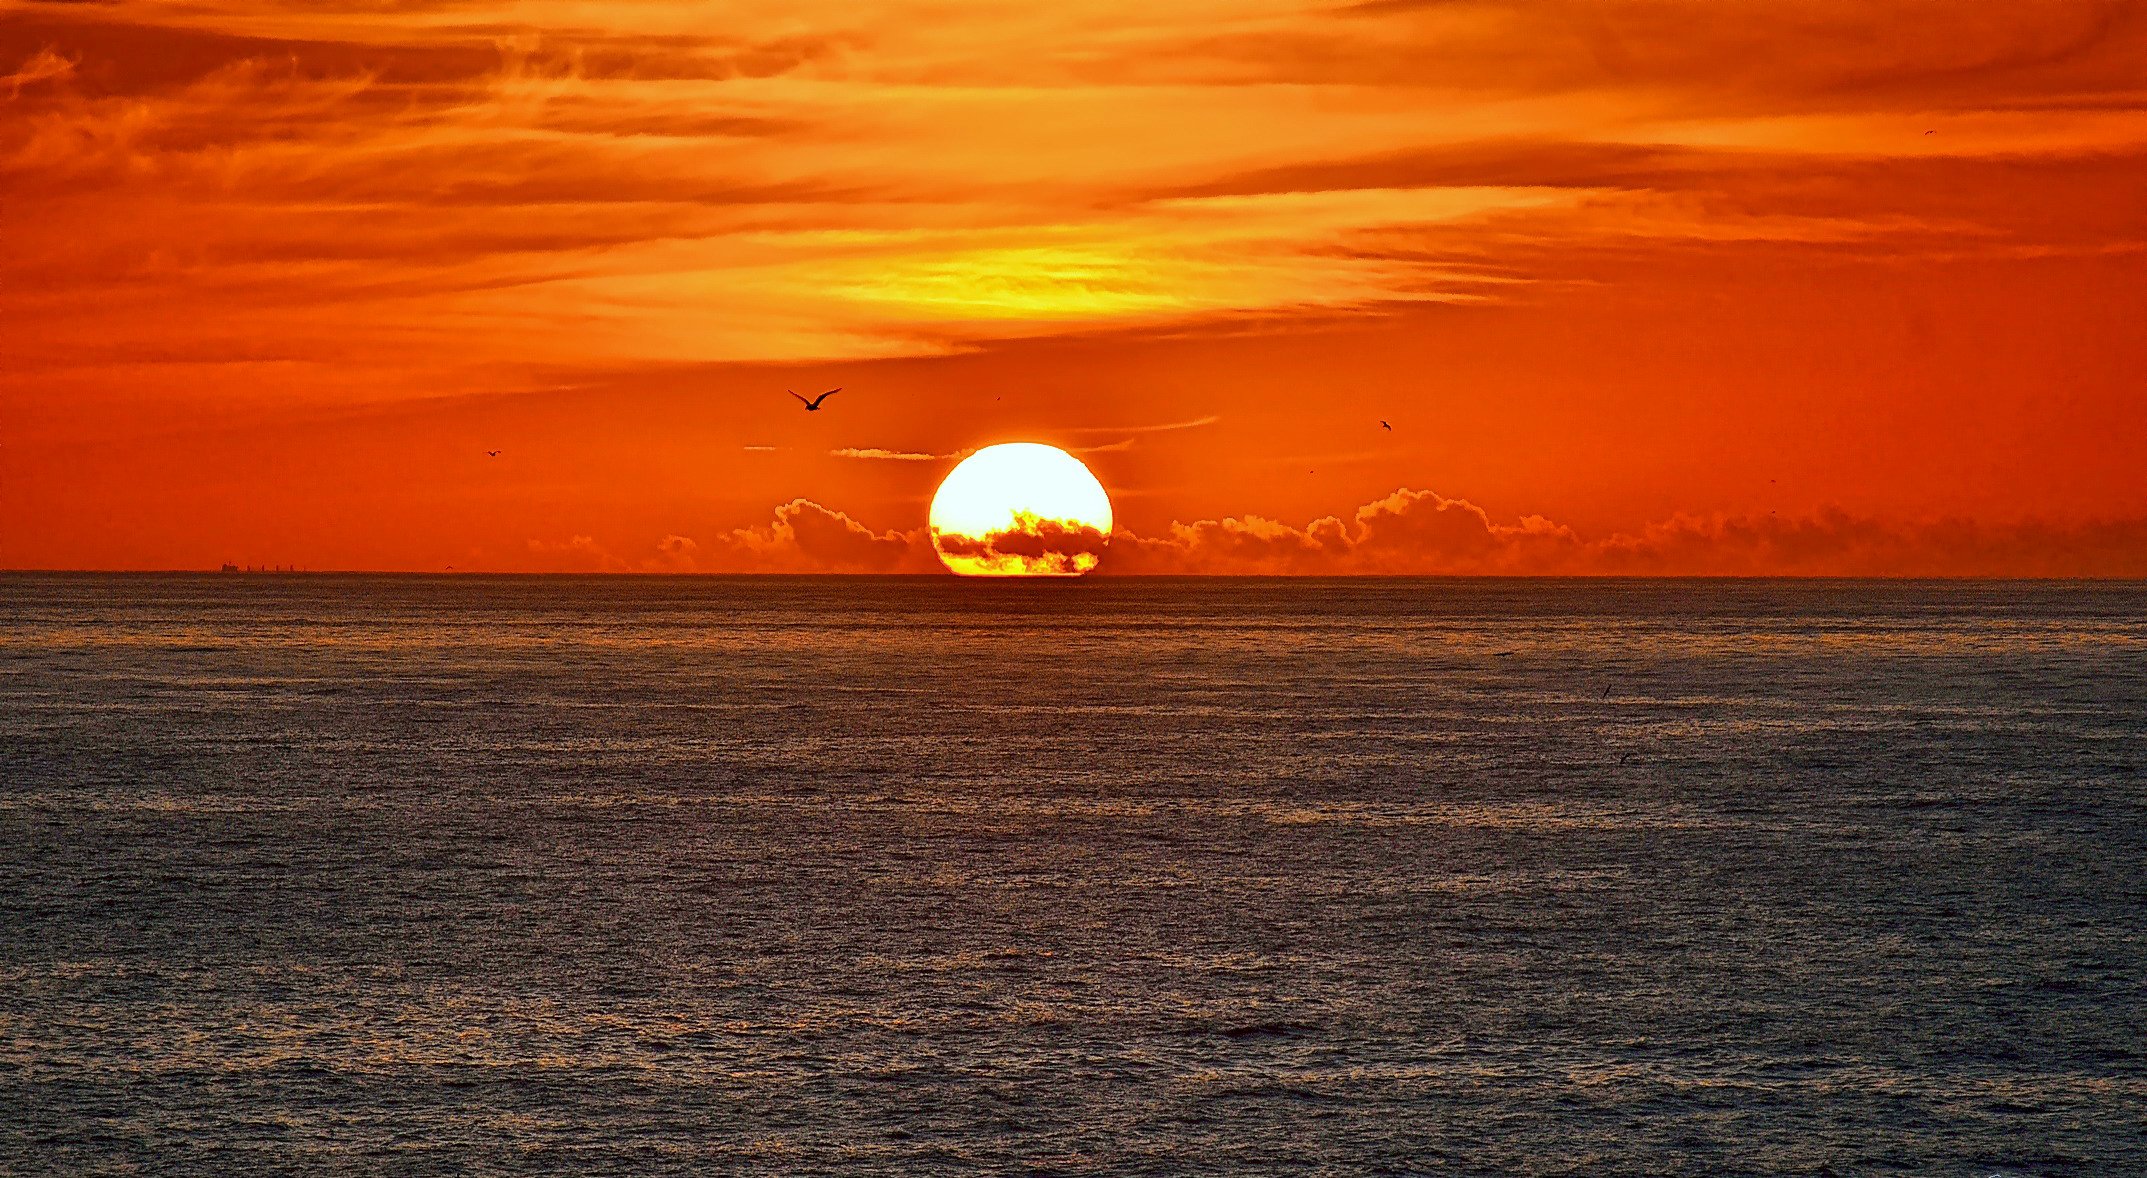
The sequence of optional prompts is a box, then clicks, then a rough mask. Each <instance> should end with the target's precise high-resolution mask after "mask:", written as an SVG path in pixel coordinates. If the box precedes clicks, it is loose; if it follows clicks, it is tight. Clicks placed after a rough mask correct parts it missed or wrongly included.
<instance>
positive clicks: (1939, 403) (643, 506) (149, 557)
mask: <svg viewBox="0 0 2147 1178" xmlns="http://www.w3.org/2000/svg"><path fill="white" fill-rule="evenodd" d="M2143 61H2147V5H2143V4H2139V3H2133V2H2129V0H2037V2H2035V3H2025V4H1995V3H1983V2H1981V0H1958V2H1950V0H1802V2H1799V0H1778V2H1770V3H1758V2H1756V0H1755V2H1751V3H1741V2H1735V0H1730V2H1725V0H1705V2H1700V0H1647V2H1634V0H1537V2H1523V3H1509V4H1488V3H1478V2H1474V0H1367V2H1362V3H1336V2H1308V0H1237V2H1232V3H1222V2H1218V0H1173V2H1172V3H1168V4H1158V3H1154V2H1153V0H1141V2H1134V0H1064V2H1062V3H1057V4H1049V5H1026V4H1007V3H1001V2H999V0H932V2H923V0H916V2H910V0H901V2H890V3H877V4H875V3H864V2H860V0H781V2H768V3H761V2H740V3H714V4H708V3H680V2H673V0H603V2H601V3H599V2H595V0H580V2H569V0H371V2H367V3H348V2H344V3H339V2H336V0H304V2H298V0H292V2H288V3H279V2H276V0H243V2H242V0H122V2H116V3H96V2H65V3H61V2H34V0H33V2H25V0H0V242H4V243H5V247H4V248H0V567H12V568H84V569H136V568H140V569H161V568H213V567H216V566H217V565H218V564H220V563H222V562H224V561H232V562H237V563H241V564H278V565H282V564H289V565H294V566H299V567H305V568H311V569H408V570H441V569H446V568H450V567H452V568H454V569H457V570H496V571H562V572H565V571H648V572H692V571H702V572H751V571H782V572H818V571H827V572H868V571H894V572H901V571H929V570H931V569H934V568H936V567H937V565H936V563H935V561H934V559H933V556H932V549H931V545H930V542H929V540H928V538H926V537H925V535H924V532H923V528H924V523H925V508H926V505H927V503H928V502H929V501H930V499H931V496H932V492H933V490H934V488H935V487H936V486H937V485H938V482H939V480H940V479H941V478H943V477H944V476H945V474H946V473H947V471H948V470H949V469H951V468H952V466H953V465H954V463H955V461H956V460H957V459H958V458H959V457H960V456H961V455H963V454H965V453H967V452H970V451H972V450H974V449H976V448H978V447H981V446H985V445H989V444H992V443H997V442H1007V441H1039V442H1046V443H1050V444H1054V445H1058V446H1061V447H1064V448H1065V449H1067V450H1069V451H1072V452H1074V453H1076V454H1077V455H1079V456H1080V457H1081V458H1082V459H1083V460H1084V461H1085V462H1086V463H1087V464H1088V465H1089V466H1090V467H1091V468H1092V469H1093V470H1094V471H1095V472H1096V474H1097V476H1098V477H1099V478H1100V479H1101V480H1102V482H1103V483H1104V485H1105V486H1106V487H1107V488H1108V489H1109V492H1110V495H1111V499H1112V504H1113V507H1114V515H1115V518H1116V528H1117V531H1116V533H1115V534H1114V535H1113V536H1112V537H1111V539H1110V544H1109V548H1108V553H1107V556H1106V558H1105V561H1104V565H1103V571H1106V572H1127V573H1515V574H1657V573H1663V574H1686V573H1699V574H1768V575H1773V574H1785V575H1810V574H1826V575H1832V574H1849V575H2036V576H2112V575H2129V576H2147V475H2143V474H2142V473H2141V471H2142V468H2143V462H2142V458H2141V456H2142V455H2143V454H2147V329H2143V326H2142V325H2143V324H2147V72H2143V71H2142V69H2141V66H2140V63H2141V62H2143ZM838 385H839V386H842V387H843V389H844V392H843V393H842V394H840V395H838V396H837V397H835V398H833V399H832V400H830V401H829V402H828V403H827V404H826V406H825V408H824V409H823V411H821V412H818V413H811V414H808V413H804V412H801V411H800V407H799V406H798V404H797V403H796V402H795V401H793V400H791V399H790V398H789V397H788V396H787V395H785V390H786V389H792V388H794V389H797V390H799V391H800V392H805V393H808V394H811V393H817V392H819V391H821V390H824V389H827V388H831V387H835V386H838ZM1382 421H1385V422H1387V423H1389V424H1390V425H1391V427H1392V428H1391V429H1388V428H1385V427H1383V426H1382V425H1381V422H1382ZM492 450H497V451H499V454H498V455H497V456H496V457H495V456H491V455H489V454H488V453H487V452H488V451H492Z"/></svg>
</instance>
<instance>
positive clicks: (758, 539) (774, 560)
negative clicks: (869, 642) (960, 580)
mask: <svg viewBox="0 0 2147 1178" xmlns="http://www.w3.org/2000/svg"><path fill="white" fill-rule="evenodd" d="M702 567H703V569H704V571H710V572H756V573H759V572H784V573H896V572H928V571H931V570H932V569H933V568H934V567H936V562H935V561H934V560H933V559H932V555H931V550H930V545H929V544H927V543H925V542H924V541H923V540H922V536H921V533H920V532H897V531H889V532H878V531H874V530H873V529H871V528H869V527H867V526H865V525H864V524H861V523H859V522H857V521H856V520H854V519H852V518H850V517H849V516H848V515H846V514H844V513H843V512H840V511H834V510H831V509H829V508H826V507H822V506H821V505H820V504H818V503H815V502H813V501H812V500H810V499H793V500H791V501H790V502H788V503H785V504H783V505H782V506H780V507H778V508H776V509H775V518H774V520H773V522H771V523H769V524H767V525H765V526H761V527H752V528H739V529H736V530H733V531H731V532H729V533H726V534H725V535H724V536H723V537H722V538H721V539H720V541H719V542H718V543H717V544H716V545H714V546H712V547H711V548H710V550H709V551H708V552H707V553H706V554H705V556H704V558H703V562H702Z"/></svg>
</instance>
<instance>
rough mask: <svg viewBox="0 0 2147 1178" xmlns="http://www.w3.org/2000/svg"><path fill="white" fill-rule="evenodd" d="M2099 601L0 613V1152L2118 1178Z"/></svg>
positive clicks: (1, 1156) (2144, 717)
mask: <svg viewBox="0 0 2147 1178" xmlns="http://www.w3.org/2000/svg"><path fill="white" fill-rule="evenodd" d="M2143 783H2147V587H2142V586H2036V585H2015V584H1868V583H1867V584H1860V583H1822V584H1771V583H1762V584H1755V583H1719V582H1716V583H1709V582H1653V583H1647V582H1635V583H1601V582H1596V583H1541V582H1537V583H1530V582H1471V581H1357V582H1226V581H1209V582H1168V581H1164V582H1157V581H1128V580H1120V581H1107V580H1090V581H1085V582H1079V583H1072V584H1065V583H1055V584H1048V585H1035V584H1029V585H978V584H968V583H957V582H954V581H952V580H885V581H879V580H857V581H852V580H725V579H678V580H668V579H587V580H580V579H527V580H524V579H505V578H502V579H474V578H472V579H431V578H358V577H350V578H340V577H281V578H279V577H254V576H243V575H236V576H222V577H82V576H65V577H61V576H15V577H6V578H0V1171H9V1172H20V1173H45V1172H51V1173H83V1172H96V1171H119V1170H127V1169H130V1168H134V1167H142V1168H145V1169H148V1170H151V1171H154V1172H188V1173H202V1174H229V1173H237V1172H243V1171H245V1170H249V1169H252V1170H267V1171H271V1172H293V1171H295V1172H307V1173H337V1172H341V1173H379V1172H396V1173H469V1172H487V1171H493V1172H500V1171H517V1170H525V1169H548V1170H557V1171H568V1172H577V1173H581V1172H598V1171H602V1172H635V1173H658V1172H677V1173H712V1172H726V1171H743V1172H790V1173H799V1172H846V1173H898V1172H900V1173H941V1172H956V1171H963V1170H986V1171H1007V1172H1023V1173H1029V1172H1046V1173H1102V1172H1109V1173H1157V1174H1175V1173H1185V1172H1188V1171H1194V1170H1228V1171H1232V1172H1240V1173H1277V1174H1280V1173H1301V1172H1304V1171H1305V1170H1307V1169H1317V1168H1322V1167H1324V1168H1326V1169H1327V1170H1328V1171H1329V1172H1334V1173H1372V1172H1387V1173H1453V1174H1591V1175H1593V1174H1634V1175H1640V1174H1664V1173H1696V1174H1699V1173H1705V1174H1716V1173H1791V1174H1799V1173H1801V1174H1810V1173H1824V1172H1827V1171H1828V1170H1829V1169H1830V1170H1831V1171H1832V1172H1834V1173H1837V1174H1842V1175H1848V1174H1876V1173H1933V1174H1961V1175H1971V1174H1973V1175H1987V1174H1991V1173H2004V1174H2037V1175H2044V1174H2048V1175H2057V1174H2067V1175H2072V1174H2081V1175H2086V1174H2094V1175H2104V1174H2139V1173H2147V1113H2143V1111H2142V1110H2143V1109H2147V988H2143V987H2147V980H2143V979H2147V933H2143V928H2147V878H2143V870H2147V789H2143Z"/></svg>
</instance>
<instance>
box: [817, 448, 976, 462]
mask: <svg viewBox="0 0 2147 1178" xmlns="http://www.w3.org/2000/svg"><path fill="white" fill-rule="evenodd" d="M828 453H829V454H830V455H832V456H834V457H836V458H871V459H881V460H884V461H888V462H938V461H940V460H942V459H946V458H958V457H961V455H960V454H925V453H921V452H919V451H915V450H882V449H880V448H879V447H877V446H862V447H860V446H844V447H841V448H839V449H835V450H830V451H828Z"/></svg>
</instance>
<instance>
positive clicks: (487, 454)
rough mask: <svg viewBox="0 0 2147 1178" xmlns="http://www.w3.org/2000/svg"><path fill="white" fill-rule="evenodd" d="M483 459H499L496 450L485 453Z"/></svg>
mask: <svg viewBox="0 0 2147 1178" xmlns="http://www.w3.org/2000/svg"><path fill="white" fill-rule="evenodd" d="M485 457H487V458H497V457H499V451H497V450H487V451H485Z"/></svg>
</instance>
